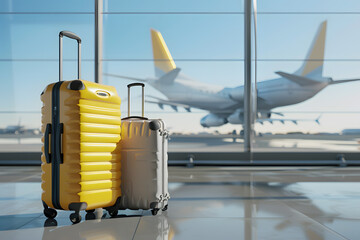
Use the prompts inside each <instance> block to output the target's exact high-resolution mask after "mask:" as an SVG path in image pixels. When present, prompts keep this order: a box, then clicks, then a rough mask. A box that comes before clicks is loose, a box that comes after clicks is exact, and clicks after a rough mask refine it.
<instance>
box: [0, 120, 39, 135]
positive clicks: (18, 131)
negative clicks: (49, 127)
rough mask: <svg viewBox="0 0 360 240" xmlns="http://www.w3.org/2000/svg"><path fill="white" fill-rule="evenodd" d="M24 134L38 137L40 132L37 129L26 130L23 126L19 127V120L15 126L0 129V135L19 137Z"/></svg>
mask: <svg viewBox="0 0 360 240" xmlns="http://www.w3.org/2000/svg"><path fill="white" fill-rule="evenodd" d="M25 133H30V134H35V135H39V134H40V133H41V131H40V129H38V128H26V127H25V126H24V125H21V118H20V119H19V122H18V124H17V125H9V126H6V127H5V128H0V134H10V135H19V134H25Z"/></svg>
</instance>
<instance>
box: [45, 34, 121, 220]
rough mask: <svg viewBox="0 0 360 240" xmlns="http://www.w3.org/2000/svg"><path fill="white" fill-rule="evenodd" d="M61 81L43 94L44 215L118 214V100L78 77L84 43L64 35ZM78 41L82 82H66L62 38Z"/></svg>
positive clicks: (106, 89)
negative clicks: (63, 212) (59, 212)
mask: <svg viewBox="0 0 360 240" xmlns="http://www.w3.org/2000/svg"><path fill="white" fill-rule="evenodd" d="M59 36H60V41H59V43H60V51H59V53H60V54H59V55H60V56H59V58H60V59H59V68H60V69H59V71H60V74H59V78H60V79H59V82H57V83H53V84H50V85H48V86H47V87H46V88H45V90H44V91H43V92H42V93H41V101H42V102H43V106H42V110H41V111H42V127H41V130H42V132H43V135H44V136H43V138H42V141H43V147H42V156H41V161H42V164H41V169H42V177H41V178H42V185H41V187H42V190H43V192H42V201H43V205H44V214H45V216H46V217H48V218H55V217H56V214H57V212H56V210H55V209H62V210H73V211H75V213H72V214H71V215H70V220H71V221H72V222H73V223H78V222H80V221H81V216H80V214H79V212H80V211H81V210H87V211H88V212H91V211H93V210H94V209H95V208H105V209H106V210H108V212H109V214H110V215H111V216H114V215H117V210H118V208H119V203H120V196H121V190H120V185H121V182H120V148H119V146H118V143H119V141H120V131H121V127H120V126H121V114H120V103H121V100H120V97H119V96H118V95H117V92H116V89H115V88H114V87H111V86H105V85H101V84H96V83H93V82H89V81H84V80H79V79H80V52H81V51H80V47H81V39H80V38H79V37H78V36H77V35H75V34H74V33H71V32H67V31H62V32H60V34H59ZM63 36H66V37H69V38H72V39H76V40H77V42H78V67H79V69H78V80H73V81H62V37H63Z"/></svg>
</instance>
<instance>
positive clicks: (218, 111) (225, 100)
mask: <svg viewBox="0 0 360 240" xmlns="http://www.w3.org/2000/svg"><path fill="white" fill-rule="evenodd" d="M326 26H327V21H324V22H322V23H321V24H320V26H319V28H318V31H317V33H316V35H315V37H314V39H313V42H312V44H311V47H310V49H309V51H308V53H307V56H306V58H305V61H304V62H303V64H302V66H301V67H300V68H299V69H298V70H297V71H295V72H294V73H286V72H283V71H278V72H276V74H278V75H279V76H280V77H279V78H276V79H271V80H266V81H262V82H259V83H257V89H258V90H257V91H258V92H257V114H256V115H257V116H256V122H258V123H261V124H263V123H264V122H270V123H273V122H275V121H279V122H281V123H285V122H293V123H295V124H297V121H298V120H296V119H284V118H278V119H276V118H271V116H272V115H280V116H283V114H282V113H279V112H273V111H272V109H274V108H277V107H282V106H288V105H293V104H297V103H300V102H304V101H306V100H308V99H310V98H312V97H314V96H315V95H316V94H317V93H318V92H320V91H321V90H322V89H324V88H325V87H327V86H329V85H334V84H339V83H346V82H352V81H359V80H360V79H344V80H338V81H334V80H333V79H332V78H331V77H324V76H323V63H324V60H323V59H324V51H325V38H326ZM150 31H151V39H152V49H153V59H154V65H155V75H156V78H147V79H141V78H134V77H128V76H121V75H117V74H109V73H105V74H104V75H107V76H111V77H116V78H122V79H129V80H135V81H140V82H146V83H148V84H150V85H151V86H152V87H154V88H155V89H157V90H158V91H160V92H161V93H163V94H164V95H165V96H166V97H167V99H162V98H159V97H155V96H148V97H150V98H152V100H146V102H148V103H153V104H157V105H158V106H159V107H160V108H161V109H163V107H164V105H168V106H171V107H172V108H173V109H174V110H175V111H177V110H178V108H179V107H181V108H184V109H186V110H187V111H188V112H190V111H191V108H197V109H202V110H207V111H209V114H207V115H206V116H204V117H203V118H202V119H201V120H200V124H201V125H202V126H203V127H217V126H222V125H224V124H227V123H230V124H243V122H244V86H238V87H233V88H229V87H223V86H217V85H210V84H207V83H202V82H199V81H195V80H193V79H191V78H189V77H186V76H185V75H183V74H182V73H181V69H180V68H178V67H177V66H176V64H175V62H174V60H173V58H172V56H171V54H170V51H169V49H168V47H167V45H166V43H165V40H164V39H163V37H162V35H161V33H160V32H159V31H157V30H154V29H151V30H150ZM315 121H316V122H317V123H318V119H316V120H315Z"/></svg>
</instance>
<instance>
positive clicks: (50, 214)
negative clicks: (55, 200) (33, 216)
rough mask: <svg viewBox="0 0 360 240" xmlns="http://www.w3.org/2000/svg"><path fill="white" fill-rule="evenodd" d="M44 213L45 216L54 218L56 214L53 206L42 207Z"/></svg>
mask: <svg viewBox="0 0 360 240" xmlns="http://www.w3.org/2000/svg"><path fill="white" fill-rule="evenodd" d="M44 215H45V216H46V217H47V218H50V219H54V218H55V217H56V215H57V211H56V210H55V209H53V208H45V209H44Z"/></svg>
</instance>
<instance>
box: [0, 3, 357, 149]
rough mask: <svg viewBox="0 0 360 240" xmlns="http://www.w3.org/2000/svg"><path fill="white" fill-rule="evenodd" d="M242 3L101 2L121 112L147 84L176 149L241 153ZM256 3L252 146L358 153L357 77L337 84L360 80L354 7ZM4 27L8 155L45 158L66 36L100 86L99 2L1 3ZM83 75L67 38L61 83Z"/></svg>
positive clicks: (3, 127)
mask: <svg viewBox="0 0 360 240" xmlns="http://www.w3.org/2000/svg"><path fill="white" fill-rule="evenodd" d="M243 5H244V1H243V0H226V1H218V0H211V1H203V0H201V1H190V0H185V1H180V2H174V1H172V2H169V1H164V0H156V1H146V0H139V1H116V0H104V9H103V20H104V21H103V25H104V26H103V27H104V29H103V40H104V41H103V47H104V53H103V59H102V61H103V74H104V75H103V83H104V84H108V85H113V86H115V87H116V88H117V90H118V93H119V95H120V96H121V97H122V100H123V104H122V113H123V116H125V115H126V114H127V101H128V99H127V88H126V85H127V84H129V83H131V82H133V81H144V82H145V84H146V85H147V86H146V104H145V114H146V116H148V117H149V118H162V119H164V120H165V122H166V124H167V128H168V129H169V130H170V133H171V140H170V145H169V151H170V152H188V153H194V152H242V151H243V132H244V131H243V127H242V123H243V116H244V111H243V87H242V86H243V84H244V81H243V80H244V12H243V10H244V9H243ZM257 6H258V16H257V17H258V31H257V37H258V39H257V47H258V48H257V49H258V56H257V72H256V73H257V81H258V100H257V105H258V111H257V114H256V115H257V120H256V123H255V127H254V128H255V132H256V137H255V142H254V148H253V149H254V151H258V152H266V151H279V152H283V151H337V152H344V151H359V144H358V139H360V131H359V130H358V129H360V126H359V122H360V121H359V120H360V108H359V107H358V104H357V103H358V102H359V100H360V99H359V98H360V97H359V96H360V95H359V94H357V89H359V87H360V85H359V84H360V81H359V82H356V81H354V82H347V83H341V84H334V83H333V82H332V81H333V80H334V81H336V80H345V79H357V78H360V76H359V73H358V71H357V68H358V67H357V65H358V64H359V62H360V58H359V57H358V56H359V53H360V48H359V47H358V44H357V39H358V36H357V35H358V32H357V31H356V29H357V25H358V22H359V20H360V4H359V3H358V1H355V0H351V1H347V2H346V4H345V3H343V2H341V1H336V0H331V1H329V0H326V1H325V0H316V1H311V0H306V1H303V0H302V1H300V0H299V1H298V0H296V1H285V0H271V1H265V0H258V3H257ZM0 28H1V29H2V34H1V36H0V43H1V44H0V53H1V55H0V77H1V88H0V92H1V95H0V99H1V101H0V151H1V152H8V151H11V152H12V151H15V152H16V151H34V152H39V151H40V146H41V134H40V132H39V129H40V108H41V102H40V93H41V91H42V90H43V89H44V87H45V86H46V85H47V84H49V83H51V82H55V81H57V80H58V33H59V31H61V30H69V31H73V32H76V33H77V34H78V35H79V36H81V38H82V39H83V42H82V47H83V50H82V78H83V79H85V80H90V81H93V80H94V2H93V1H88V0H72V1H70V0H66V1H58V2H50V1H45V0H36V1H31V3H30V2H29V1H25V0H4V1H1V2H0ZM151 29H153V30H152V31H153V35H154V36H153V37H151V36H152V35H151ZM319 29H320V30H319ZM318 32H319V33H318ZM317 33H318V34H317ZM154 38H157V39H158V45H157V46H155V45H156V44H155V45H154V41H155V40H154ZM314 39H315V40H314ZM159 42H160V43H159ZM253 43H254V42H253ZM159 46H160V47H159ZM161 46H162V47H161ZM154 52H156V53H155V55H156V54H157V55H158V56H154ZM161 52H162V53H163V54H162V55H161ZM164 52H165V55H166V54H167V55H166V56H167V58H165V59H164V58H163V56H165V55H164ZM159 54H160V55H159ZM170 58H172V59H173V62H171V61H169V59H170ZM254 60H255V59H253V63H254ZM170 62H171V63H170ZM169 64H170V66H171V67H170V69H169ZM172 70H175V71H172ZM75 77H76V44H75V42H73V41H71V40H68V39H65V40H64V79H65V80H69V79H74V78H75ZM174 79H176V80H175V81H173V80H174ZM274 79H275V80H274ZM171 82H175V83H176V85H175V86H173V85H172V87H171V86H170V85H171V84H170V85H169V83H171ZM330 83H331V84H330ZM140 93H141V92H140V89H134V93H133V94H132V98H131V99H130V100H131V103H132V105H131V106H132V114H136V115H139V114H140V109H141V108H140V106H141V104H140V103H141V99H140Z"/></svg>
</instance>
